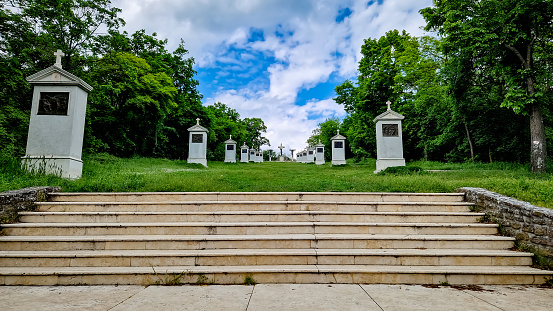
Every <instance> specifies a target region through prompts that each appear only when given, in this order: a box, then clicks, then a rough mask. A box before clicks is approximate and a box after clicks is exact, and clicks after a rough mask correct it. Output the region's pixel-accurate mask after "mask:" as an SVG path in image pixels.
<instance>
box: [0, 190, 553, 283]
mask: <svg viewBox="0 0 553 311" xmlns="http://www.w3.org/2000/svg"><path fill="white" fill-rule="evenodd" d="M470 207H471V204H470V203H466V202H464V201H463V195H462V194H407V193H90V194H88V193H87V194H84V193H56V194H53V195H51V196H50V201H49V202H43V203H38V211H36V212H24V213H21V223H18V224H10V225H3V226H2V229H3V233H4V234H5V235H4V236H0V285H2V284H4V285H80V284H88V285H95V284H140V285H147V284H155V283H160V284H165V283H168V284H171V283H215V284H244V283H250V282H252V281H255V282H259V283H380V284H440V283H445V282H447V283H449V284H541V283H543V282H544V280H545V278H546V277H550V276H551V275H552V274H553V272H551V271H544V270H538V269H533V268H530V267H529V265H531V264H532V259H531V254H529V253H523V252H516V251H510V250H509V249H510V248H512V247H513V243H514V240H513V239H512V238H509V237H503V236H499V235H497V230H498V228H497V225H494V224H482V223H479V222H478V219H479V218H480V217H482V216H483V214H480V213H475V212H471V211H470Z"/></svg>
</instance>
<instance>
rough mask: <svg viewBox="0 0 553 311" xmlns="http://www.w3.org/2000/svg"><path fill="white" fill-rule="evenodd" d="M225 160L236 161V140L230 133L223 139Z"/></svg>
mask: <svg viewBox="0 0 553 311" xmlns="http://www.w3.org/2000/svg"><path fill="white" fill-rule="evenodd" d="M225 162H230V163H236V142H235V141H234V140H232V135H230V138H229V139H228V140H226V141H225Z"/></svg>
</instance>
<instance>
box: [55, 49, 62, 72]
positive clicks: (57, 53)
mask: <svg viewBox="0 0 553 311" xmlns="http://www.w3.org/2000/svg"><path fill="white" fill-rule="evenodd" d="M54 55H55V56H56V63H55V64H54V66H56V67H59V68H61V57H62V56H65V54H64V53H63V52H62V51H61V50H60V49H58V50H57V51H56V53H54Z"/></svg>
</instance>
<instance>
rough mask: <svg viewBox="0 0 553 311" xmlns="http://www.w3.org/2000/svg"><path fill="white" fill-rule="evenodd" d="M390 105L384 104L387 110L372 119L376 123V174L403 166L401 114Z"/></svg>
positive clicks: (389, 103)
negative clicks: (388, 168) (393, 167)
mask: <svg viewBox="0 0 553 311" xmlns="http://www.w3.org/2000/svg"><path fill="white" fill-rule="evenodd" d="M391 104H392V103H391V102H390V101H388V102H386V105H388V109H387V110H386V112H384V113H382V114H381V115H379V116H378V117H376V118H375V119H374V122H375V123H376V170H375V171H374V173H375V174H376V173H378V172H380V171H382V170H385V169H386V168H387V167H392V166H405V159H404V158H403V136H402V133H401V132H402V128H401V120H403V119H405V117H404V116H402V115H401V114H399V113H397V112H395V111H393V110H392V109H391V108H390V105H391Z"/></svg>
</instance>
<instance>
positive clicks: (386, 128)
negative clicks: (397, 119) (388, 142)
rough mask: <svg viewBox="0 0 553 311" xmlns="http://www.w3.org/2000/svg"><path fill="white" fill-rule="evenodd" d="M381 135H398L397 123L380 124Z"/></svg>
mask: <svg viewBox="0 0 553 311" xmlns="http://www.w3.org/2000/svg"><path fill="white" fill-rule="evenodd" d="M382 136H383V137H399V128H398V125H397V124H382Z"/></svg>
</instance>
